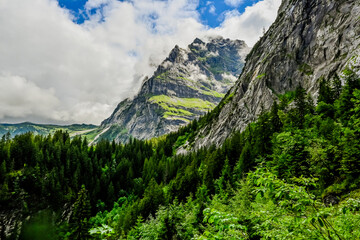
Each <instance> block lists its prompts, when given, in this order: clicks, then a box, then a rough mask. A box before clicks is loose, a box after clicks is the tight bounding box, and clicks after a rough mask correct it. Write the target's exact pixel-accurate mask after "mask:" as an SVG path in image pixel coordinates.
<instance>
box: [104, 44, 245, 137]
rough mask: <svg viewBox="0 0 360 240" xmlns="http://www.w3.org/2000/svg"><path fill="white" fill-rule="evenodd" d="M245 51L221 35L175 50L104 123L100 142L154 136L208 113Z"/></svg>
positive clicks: (229, 83) (237, 71) (232, 79)
mask: <svg viewBox="0 0 360 240" xmlns="http://www.w3.org/2000/svg"><path fill="white" fill-rule="evenodd" d="M248 52H249V48H248V47H247V46H246V44H245V43H244V42H243V41H240V40H235V41H232V40H229V39H224V38H222V37H215V38H209V39H208V40H207V41H205V40H204V41H203V40H200V39H198V38H197V39H195V40H194V41H193V43H191V44H190V45H189V46H188V48H187V49H182V48H180V47H178V46H175V48H174V49H173V50H172V51H171V52H170V54H169V56H168V57H167V58H166V59H165V60H164V61H163V62H162V64H161V65H160V66H159V67H158V68H157V70H156V71H155V72H154V75H153V76H152V77H151V78H148V79H145V80H144V82H143V84H142V87H141V89H140V91H139V93H138V94H137V95H136V96H135V97H134V98H133V99H125V100H124V101H122V102H121V103H120V104H119V105H118V106H117V107H116V109H115V111H114V112H113V114H112V115H111V116H110V117H109V118H108V119H106V120H104V121H103V122H102V124H101V127H102V128H103V129H106V128H108V130H106V131H105V132H104V133H102V135H101V136H100V137H99V138H98V139H101V138H107V139H115V140H116V141H118V142H126V141H127V140H128V139H129V138H130V137H134V138H137V139H149V138H152V137H158V136H161V135H164V134H167V133H169V132H172V131H175V130H177V129H178V128H179V127H180V126H182V125H185V124H187V123H189V122H190V121H191V120H193V119H195V118H198V117H199V116H201V115H203V114H205V113H206V112H208V111H211V110H212V109H213V108H214V107H215V106H216V105H217V104H218V103H219V102H220V101H221V99H222V98H223V96H224V95H225V93H226V92H227V91H228V90H229V89H230V87H231V86H233V84H234V82H235V81H236V80H237V77H238V76H239V75H240V73H241V70H242V68H243V65H244V59H245V56H246V54H247V53H248Z"/></svg>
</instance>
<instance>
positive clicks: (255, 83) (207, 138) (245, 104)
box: [194, 0, 360, 149]
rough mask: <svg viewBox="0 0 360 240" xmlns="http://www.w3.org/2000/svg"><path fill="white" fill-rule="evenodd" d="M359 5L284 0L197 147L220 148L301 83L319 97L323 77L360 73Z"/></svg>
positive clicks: (322, 0)
mask: <svg viewBox="0 0 360 240" xmlns="http://www.w3.org/2000/svg"><path fill="white" fill-rule="evenodd" d="M359 5H360V4H359V2H356V1H336V2H334V1H328V0H317V1H309V0H306V1H283V2H282V4H281V6H280V8H279V13H278V17H277V19H276V20H275V22H274V23H273V24H272V26H271V27H270V28H269V30H268V31H267V32H266V33H265V35H264V36H263V37H262V38H261V39H260V40H259V41H258V43H257V44H256V45H255V46H254V47H253V49H252V50H251V52H250V53H249V54H248V56H247V58H246V64H245V67H244V69H243V72H242V73H241V76H240V78H239V80H238V81H237V82H236V83H235V85H234V86H233V87H232V88H231V90H230V91H229V92H228V94H227V96H225V99H224V100H223V102H226V103H225V104H223V106H222V108H221V110H220V111H219V113H218V115H217V116H216V117H215V118H214V119H213V120H212V122H211V123H210V124H209V125H207V126H205V127H203V128H202V129H201V130H199V132H198V134H197V137H196V138H195V143H194V148H195V149H199V148H201V147H204V146H210V145H212V144H215V145H216V146H220V145H221V143H223V142H224V141H225V139H226V138H227V137H228V136H230V135H231V134H232V133H233V132H235V131H238V130H240V131H242V130H244V129H245V128H246V126H247V125H248V124H249V123H251V122H253V121H254V120H255V119H256V118H257V116H259V114H260V113H261V112H263V111H266V110H269V109H270V107H271V105H272V103H273V102H274V101H275V100H277V99H278V95H279V94H280V95H281V94H284V93H286V92H287V91H291V90H294V89H295V88H296V87H297V86H298V85H301V86H302V87H304V88H305V89H306V90H307V92H308V93H310V94H311V95H312V96H313V98H314V99H316V97H317V94H318V93H317V91H318V89H319V81H320V80H321V79H331V78H336V77H341V73H342V71H343V70H344V69H345V68H346V67H350V68H352V69H355V72H356V71H357V72H358V70H357V69H359V62H360V61H359V56H360V49H359V48H360V47H359V46H360V38H359V36H360V27H359V26H360V24H359V19H360V17H359V12H360V6H359ZM358 73H359V72H358ZM230 98H231V99H230Z"/></svg>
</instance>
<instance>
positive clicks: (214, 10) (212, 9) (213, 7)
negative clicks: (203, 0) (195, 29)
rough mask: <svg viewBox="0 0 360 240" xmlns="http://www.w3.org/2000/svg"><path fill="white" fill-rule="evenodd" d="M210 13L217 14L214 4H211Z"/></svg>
mask: <svg viewBox="0 0 360 240" xmlns="http://www.w3.org/2000/svg"><path fill="white" fill-rule="evenodd" d="M209 13H211V14H213V15H216V8H215V6H214V5H211V6H210V7H209Z"/></svg>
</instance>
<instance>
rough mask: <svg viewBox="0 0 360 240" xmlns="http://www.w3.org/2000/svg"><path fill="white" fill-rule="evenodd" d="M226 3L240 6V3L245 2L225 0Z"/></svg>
mask: <svg viewBox="0 0 360 240" xmlns="http://www.w3.org/2000/svg"><path fill="white" fill-rule="evenodd" d="M224 2H225V4H226V5H229V6H231V7H238V6H240V4H243V3H244V0H225V1H224Z"/></svg>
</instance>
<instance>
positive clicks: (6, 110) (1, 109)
mask: <svg viewBox="0 0 360 240" xmlns="http://www.w3.org/2000/svg"><path fill="white" fill-rule="evenodd" d="M0 86H1V88H0V118H4V117H15V118H19V117H27V116H30V115H35V116H38V117H47V115H48V114H49V112H52V109H54V108H56V107H57V106H58V105H59V103H60V102H59V100H58V99H57V98H56V97H55V96H54V94H55V91H54V89H44V88H40V87H39V86H37V85H35V84H34V83H32V82H29V81H27V80H26V79H25V78H22V77H19V76H12V75H9V74H6V73H0Z"/></svg>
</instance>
